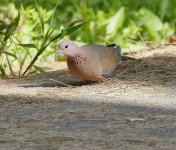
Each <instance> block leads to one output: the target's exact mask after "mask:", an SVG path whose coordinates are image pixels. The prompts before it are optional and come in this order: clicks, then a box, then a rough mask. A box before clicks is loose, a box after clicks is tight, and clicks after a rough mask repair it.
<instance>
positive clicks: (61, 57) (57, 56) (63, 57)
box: [55, 50, 67, 61]
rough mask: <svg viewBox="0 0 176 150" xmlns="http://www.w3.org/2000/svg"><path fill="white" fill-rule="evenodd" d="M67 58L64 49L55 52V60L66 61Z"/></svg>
mask: <svg viewBox="0 0 176 150" xmlns="http://www.w3.org/2000/svg"><path fill="white" fill-rule="evenodd" d="M65 60H67V56H66V55H64V52H63V51H62V50H58V51H57V52H56V53H55V61H65Z"/></svg>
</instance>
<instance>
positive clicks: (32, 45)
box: [18, 43, 37, 49]
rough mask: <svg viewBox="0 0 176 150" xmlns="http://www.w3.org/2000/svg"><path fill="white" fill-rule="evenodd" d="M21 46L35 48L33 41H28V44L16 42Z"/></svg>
mask: <svg viewBox="0 0 176 150" xmlns="http://www.w3.org/2000/svg"><path fill="white" fill-rule="evenodd" d="M18 45H20V46H22V47H27V48H36V49H37V46H36V45H35V44H33V43H30V44H18Z"/></svg>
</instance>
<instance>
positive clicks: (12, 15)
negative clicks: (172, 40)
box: [0, 0, 176, 77]
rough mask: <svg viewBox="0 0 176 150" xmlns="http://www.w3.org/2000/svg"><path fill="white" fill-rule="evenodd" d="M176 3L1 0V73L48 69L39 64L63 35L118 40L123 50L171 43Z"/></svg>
mask: <svg viewBox="0 0 176 150" xmlns="http://www.w3.org/2000/svg"><path fill="white" fill-rule="evenodd" d="M175 6H176V1H175V0H142V1H136V0H126V1H124V0H118V1H117V0H104V1H102V0H94V1H88V0H81V1H80V0H74V1H73V0H50V1H47V0H42V1H37V0H1V2H0V74H1V75H3V76H6V75H12V76H13V77H15V76H22V75H26V74H32V73H40V72H43V71H45V70H47V68H46V67H40V66H39V65H38V64H40V63H41V62H50V61H53V60H54V53H55V52H56V50H57V43H58V41H59V40H60V39H63V38H64V39H71V40H74V41H76V42H77V43H78V44H79V45H84V44H90V43H101V44H105V45H107V44H110V43H117V44H119V45H120V46H121V47H122V52H123V53H129V52H133V51H139V50H141V49H144V47H145V46H146V43H147V42H150V41H151V42H154V43H155V42H156V43H168V39H169V37H171V36H173V35H174V34H175V32H176V30H175V27H176V17H175V16H176V9H175ZM83 22H87V23H86V24H82V23H83ZM79 24H82V25H81V26H79V29H78V30H76V29H73V30H72V29H71V30H65V31H68V32H67V33H66V34H64V35H63V36H59V38H58V37H57V38H55V39H54V40H52V39H53V38H54V37H56V36H57V35H58V34H59V33H61V32H62V31H63V30H62V29H68V28H71V27H73V26H76V25H79ZM48 30H49V31H50V32H51V31H52V33H51V34H49V33H50V32H49V31H48ZM74 30H76V31H75V32H73V31H74ZM47 32H48V33H47ZM68 34H69V35H68ZM50 41H51V42H50ZM48 42H49V44H48ZM47 44H48V45H47ZM46 45H47V46H46ZM27 68H28V69H27Z"/></svg>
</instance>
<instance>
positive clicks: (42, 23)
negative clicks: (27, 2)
mask: <svg viewBox="0 0 176 150" xmlns="http://www.w3.org/2000/svg"><path fill="white" fill-rule="evenodd" d="M34 2H35V7H36V9H37V12H38V15H39V19H40V24H41V28H42V32H43V35H44V20H43V16H42V13H41V11H40V8H39V5H38V2H37V0H34Z"/></svg>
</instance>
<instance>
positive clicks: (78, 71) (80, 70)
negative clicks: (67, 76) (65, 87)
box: [55, 40, 135, 82]
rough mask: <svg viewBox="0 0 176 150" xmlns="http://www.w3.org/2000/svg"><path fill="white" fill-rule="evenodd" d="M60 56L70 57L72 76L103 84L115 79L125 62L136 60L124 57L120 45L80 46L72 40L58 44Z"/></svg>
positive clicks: (57, 53) (69, 66) (68, 62)
mask: <svg viewBox="0 0 176 150" xmlns="http://www.w3.org/2000/svg"><path fill="white" fill-rule="evenodd" d="M60 54H64V55H66V56H67V57H68V59H67V66H68V69H69V71H70V73H71V74H73V75H74V76H75V77H77V78H80V79H82V80H86V81H97V82H101V81H103V80H105V79H106V78H110V77H113V76H114V74H115V72H116V71H117V69H118V67H119V66H120V65H121V61H123V60H133V59H135V58H131V57H127V56H122V55H121V48H120V46H119V45H116V44H110V45H107V46H104V45H100V44H89V45H85V46H78V45H77V44H76V43H74V42H73V41H71V40H63V41H61V42H60V43H59V44H58V51H57V52H56V53H55V57H56V58H57V57H58V56H59V55H60Z"/></svg>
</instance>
